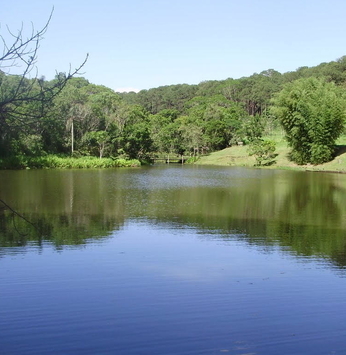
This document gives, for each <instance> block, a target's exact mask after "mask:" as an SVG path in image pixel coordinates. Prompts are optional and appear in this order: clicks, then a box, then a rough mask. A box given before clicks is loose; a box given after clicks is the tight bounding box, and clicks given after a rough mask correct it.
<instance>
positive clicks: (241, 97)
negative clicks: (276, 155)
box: [0, 21, 346, 164]
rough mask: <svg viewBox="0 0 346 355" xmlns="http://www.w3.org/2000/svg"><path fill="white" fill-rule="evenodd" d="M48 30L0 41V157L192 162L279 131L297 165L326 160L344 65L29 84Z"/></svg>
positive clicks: (67, 77)
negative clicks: (178, 80) (13, 69)
mask: <svg viewBox="0 0 346 355" xmlns="http://www.w3.org/2000/svg"><path fill="white" fill-rule="evenodd" d="M48 24H49V21H48V22H47V25H46V26H45V27H44V28H43V29H42V30H40V31H37V32H33V33H31V35H29V36H28V38H25V37H24V35H23V33H22V32H21V31H20V32H19V33H18V36H17V37H16V38H15V39H14V42H13V43H10V44H6V43H5V42H3V44H4V48H3V51H2V53H3V55H2V57H0V159H2V158H5V157H7V158H10V157H14V156H18V155H21V156H42V155H45V154H63V155H72V156H81V155H89V156H97V157H100V158H101V157H123V158H137V159H141V160H145V159H147V158H150V157H151V156H153V155H155V154H186V155H196V154H200V153H205V152H211V151H213V150H219V149H223V148H226V147H229V146H231V145H233V144H237V142H240V141H241V142H245V143H247V142H250V141H252V140H253V139H255V138H256V139H258V138H260V137H261V135H262V134H263V133H266V132H268V131H270V130H271V129H273V128H275V127H276V126H277V125H278V124H279V123H281V124H282V126H283V127H284V129H285V130H286V134H287V139H288V141H289V144H290V145H291V147H292V158H293V159H294V160H295V161H297V162H298V163H305V162H312V163H314V164H315V163H320V162H324V161H327V160H329V159H331V158H332V155H333V146H334V142H335V139H336V138H337V137H338V135H339V134H340V132H341V131H342V129H343V124H344V118H345V109H344V106H343V103H342V100H341V99H340V97H341V96H342V91H344V90H345V87H346V57H342V58H340V59H339V60H337V61H334V62H330V63H322V64H320V65H318V66H316V67H312V68H308V67H302V68H299V69H297V70H296V71H294V72H288V73H284V74H281V73H279V72H277V71H275V70H273V69H269V70H265V71H262V72H261V73H259V74H257V73H255V74H253V75H252V76H250V77H243V78H240V79H231V78H229V79H226V80H221V81H216V80H215V81H206V82H201V83H200V84H198V85H187V84H180V85H170V86H164V87H158V88H153V89H150V90H142V91H140V92H139V93H134V92H131V93H116V92H114V91H113V90H111V89H109V88H107V87H104V86H101V85H94V84H91V83H89V81H88V80H87V79H85V78H82V77H74V76H75V74H77V73H78V72H79V70H80V67H81V66H80V67H79V68H77V69H76V70H74V71H72V72H69V73H59V74H57V75H56V77H55V78H54V79H53V80H50V81H47V80H45V79H44V78H37V77H34V78H30V77H29V75H28V74H29V73H30V71H31V70H32V68H33V66H34V64H35V61H36V58H37V50H38V48H39V42H40V40H41V38H42V35H43V34H44V32H45V31H46V29H47V26H48ZM18 61H19V62H21V63H22V64H23V63H24V70H23V73H22V74H21V75H11V74H10V73H9V72H8V71H7V70H6V68H8V67H9V66H13V65H16V63H17V62H18ZM82 65H83V64H82ZM309 78H313V79H309ZM280 92H281V93H280ZM278 93H280V94H278ZM274 96H275V99H274V100H273V97H274ZM291 101H292V102H291ZM273 105H274V106H275V107H276V108H274V110H273V109H271V108H272V107H273ZM289 105H293V106H292V107H293V108H292V107H289ZM298 117H299V119H298Z"/></svg>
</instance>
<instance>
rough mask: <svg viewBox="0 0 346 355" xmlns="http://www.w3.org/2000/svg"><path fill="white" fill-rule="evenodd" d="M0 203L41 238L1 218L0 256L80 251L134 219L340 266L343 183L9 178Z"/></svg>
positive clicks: (1, 183)
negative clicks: (18, 249) (41, 249)
mask: <svg viewBox="0 0 346 355" xmlns="http://www.w3.org/2000/svg"><path fill="white" fill-rule="evenodd" d="M0 196H1V197H2V198H3V199H4V200H5V201H6V202H7V203H9V204H10V205H11V206H12V207H13V208H14V209H16V210H17V211H18V212H20V213H22V214H23V215H24V216H25V217H26V218H28V219H29V220H30V221H31V222H32V223H34V224H35V225H36V226H37V228H38V230H39V231H40V232H39V233H38V232H37V231H36V230H35V229H34V228H32V227H31V226H29V225H28V224H27V223H26V222H25V221H23V220H21V219H20V218H18V217H13V215H12V213H11V211H9V210H1V211H0V245H1V247H8V246H25V245H27V243H28V242H34V241H35V242H36V243H38V245H39V244H40V243H43V242H44V241H47V240H49V241H51V242H52V243H53V244H54V245H55V246H56V247H59V248H61V247H63V246H64V245H81V244H85V243H86V242H87V241H88V240H90V238H105V237H107V236H109V235H110V234H111V233H112V232H114V231H117V230H124V229H126V223H127V221H129V220H130V219H136V220H147V221H150V223H149V224H151V225H153V226H154V225H155V224H157V225H160V226H161V227H162V228H163V226H165V228H169V229H174V230H176V231H177V233H180V232H181V230H183V229H185V228H194V229H196V230H197V231H198V233H199V235H200V237H201V238H202V237H203V234H204V235H206V234H208V238H212V236H213V235H215V237H216V238H220V239H224V240H227V238H232V239H236V238H240V239H241V240H243V241H244V240H245V241H246V242H247V243H249V244H251V245H257V246H260V247H263V248H265V247H268V246H280V247H281V248H282V250H284V251H287V250H290V252H291V253H294V254H295V255H297V256H307V257H309V256H315V257H318V258H325V259H327V260H328V261H329V262H332V263H333V265H335V266H336V267H337V268H339V269H342V268H344V267H345V266H346V239H345V231H346V218H345V217H346V210H345V205H344V203H343V201H345V198H346V177H345V176H344V175H338V174H321V173H308V172H292V171H279V170H256V169H245V168H243V169H241V168H206V167H187V166H185V167H168V168H167V167H155V168H143V169H117V170H94V171H92V170H90V171H5V172H2V173H1V176H0ZM161 227H160V228H161ZM2 252H5V253H6V249H4V250H2Z"/></svg>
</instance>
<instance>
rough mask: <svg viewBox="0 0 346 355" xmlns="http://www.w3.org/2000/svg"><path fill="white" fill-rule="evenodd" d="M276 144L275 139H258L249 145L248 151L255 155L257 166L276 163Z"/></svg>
mask: <svg viewBox="0 0 346 355" xmlns="http://www.w3.org/2000/svg"><path fill="white" fill-rule="evenodd" d="M275 149H276V144H275V142H273V141H269V140H262V139H257V140H255V141H253V142H252V143H251V144H250V145H249V147H248V153H249V155H250V156H254V157H255V159H256V164H255V166H261V165H262V166H268V165H273V164H274V163H275V158H276V156H277V154H275Z"/></svg>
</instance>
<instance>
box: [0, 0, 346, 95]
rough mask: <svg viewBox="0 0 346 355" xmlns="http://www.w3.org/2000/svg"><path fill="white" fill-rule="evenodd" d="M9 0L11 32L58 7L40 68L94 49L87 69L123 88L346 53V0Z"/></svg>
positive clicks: (6, 16) (47, 69) (65, 64)
mask: <svg viewBox="0 0 346 355" xmlns="http://www.w3.org/2000/svg"><path fill="white" fill-rule="evenodd" d="M4 2H5V3H2V5H1V12H0V23H1V28H0V31H1V33H2V34H3V33H4V32H5V31H6V27H5V25H8V26H9V27H10V28H11V30H12V31H14V30H16V29H18V28H20V26H21V24H22V23H23V24H24V28H25V29H28V30H30V28H31V22H32V23H33V24H34V26H35V28H36V29H39V28H41V27H42V26H43V25H44V23H45V21H46V19H47V18H48V17H49V14H50V11H51V9H52V7H53V6H54V14H53V18H52V21H51V23H50V26H49V29H48V31H47V33H46V35H45V39H44V40H43V41H42V43H41V47H40V50H39V60H38V63H37V66H38V69H39V73H40V75H45V76H46V78H47V79H52V78H53V77H54V75H55V72H56V71H68V69H69V66H70V65H71V66H72V68H74V67H76V66H78V64H79V63H81V62H82V61H83V59H84V57H85V55H86V53H89V56H90V57H89V60H88V62H87V64H86V65H85V67H84V69H83V72H84V74H83V76H84V77H85V78H87V79H88V80H89V81H90V82H92V83H95V84H101V85H105V86H108V87H110V88H112V89H114V90H125V89H127V90H129V89H135V90H140V89H149V88H152V87H158V86H163V85H171V84H182V83H187V84H198V83H199V82H201V81H204V80H222V79H226V78H240V77H242V76H249V75H252V74H253V73H255V72H257V73H259V72H261V71H262V70H266V69H275V70H278V71H280V72H287V71H294V70H296V69H297V68H298V67H301V66H314V65H317V64H319V63H321V62H329V61H332V60H336V59H338V58H340V57H341V56H343V55H346V21H345V14H346V1H345V0H121V1H120V0H113V1H111V0H98V1H86V0H83V1H81V0H56V1H55V2H52V3H50V2H49V1H47V0H30V1H28V0H11V1H8V0H7V1H6V0H4ZM0 46H1V45H0ZM1 49H2V48H0V50H1Z"/></svg>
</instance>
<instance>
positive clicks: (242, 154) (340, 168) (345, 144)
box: [195, 132, 346, 173]
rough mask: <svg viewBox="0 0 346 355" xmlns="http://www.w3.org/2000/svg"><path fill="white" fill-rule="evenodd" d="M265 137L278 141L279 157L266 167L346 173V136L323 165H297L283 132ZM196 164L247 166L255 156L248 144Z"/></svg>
mask: <svg viewBox="0 0 346 355" xmlns="http://www.w3.org/2000/svg"><path fill="white" fill-rule="evenodd" d="M264 139H269V140H273V141H274V142H275V143H276V151H275V153H276V154H277V157H276V159H275V161H276V163H275V164H274V165H272V166H268V167H265V168H266V169H292V170H313V171H334V172H343V173H344V172H345V173H346V136H342V137H340V138H339V139H338V141H337V142H336V143H337V151H338V152H337V155H336V157H335V158H334V159H333V160H332V161H330V162H328V163H325V164H321V165H311V164H307V165H297V164H295V163H294V162H292V161H290V160H289V158H288V155H289V152H290V148H289V147H288V145H287V142H286V141H285V138H284V135H283V133H281V132H275V134H271V135H268V136H266V137H264ZM195 164H199V165H220V166H246V167H251V166H254V165H255V158H254V157H251V156H249V154H248V152H247V146H246V145H244V146H234V147H230V148H226V149H223V150H220V151H217V152H213V153H211V154H210V155H207V156H203V157H201V158H200V159H199V160H198V161H197V162H196V163H195Z"/></svg>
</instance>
